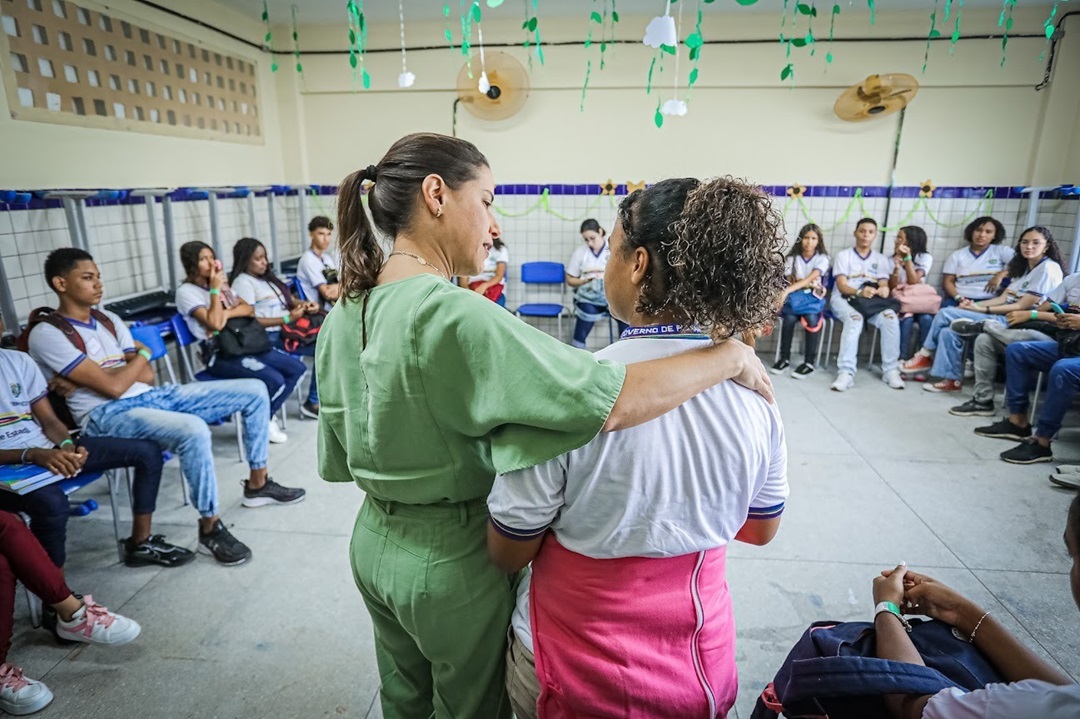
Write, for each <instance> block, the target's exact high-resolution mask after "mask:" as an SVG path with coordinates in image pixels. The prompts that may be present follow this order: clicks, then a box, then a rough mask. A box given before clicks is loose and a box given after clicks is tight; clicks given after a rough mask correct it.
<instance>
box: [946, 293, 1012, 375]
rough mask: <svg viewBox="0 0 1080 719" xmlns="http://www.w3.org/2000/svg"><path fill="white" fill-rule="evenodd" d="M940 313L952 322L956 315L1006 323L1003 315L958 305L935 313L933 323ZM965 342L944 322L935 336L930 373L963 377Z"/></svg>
mask: <svg viewBox="0 0 1080 719" xmlns="http://www.w3.org/2000/svg"><path fill="white" fill-rule="evenodd" d="M942 315H945V316H946V318H951V319H947V321H948V322H952V320H953V319H956V318H958V317H965V318H968V319H974V320H979V321H989V322H1000V323H1001V324H1007V321H1006V319H1005V316H1004V315H986V314H983V313H982V312H972V311H970V310H962V309H960V308H958V307H950V308H949V309H947V310H943V311H942V312H939V313H938V314H937V316H936V317H935V318H934V323H935V325H936V324H937V317H941V316H942ZM932 332H933V327H931V333H932ZM966 344H967V342H966V341H965V340H964V338H963V337H960V336H959V335H957V334H956V333H955V332H953V331H952V330H951V329H950V328H949V326H948V325H947V324H946V325H945V327H944V328H942V329H940V330H939V333H938V336H937V352H935V353H934V366H933V367H931V369H930V374H932V375H933V376H935V377H941V378H943V379H954V380H960V379H963V378H964V346H965V345H966Z"/></svg>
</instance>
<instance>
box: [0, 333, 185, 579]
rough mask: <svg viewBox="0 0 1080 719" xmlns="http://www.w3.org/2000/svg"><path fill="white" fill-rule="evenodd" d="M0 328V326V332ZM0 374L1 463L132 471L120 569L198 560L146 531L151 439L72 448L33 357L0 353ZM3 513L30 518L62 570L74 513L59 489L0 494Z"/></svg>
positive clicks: (154, 449)
mask: <svg viewBox="0 0 1080 719" xmlns="http://www.w3.org/2000/svg"><path fill="white" fill-rule="evenodd" d="M3 329H4V325H3V322H2V321H0V334H2V333H3ZM0 376H2V377H3V378H4V381H3V382H2V383H0V465H2V464H36V465H38V466H39V467H44V468H45V469H48V470H50V471H51V472H53V473H54V474H58V475H61V476H64V477H73V476H75V475H77V474H79V473H80V472H88V473H94V472H103V471H105V470H107V469H118V468H120V467H134V468H135V478H134V480H133V482H132V486H131V512H132V515H133V518H132V524H131V536H130V537H128V538H127V539H126V540H124V564H126V565H127V566H129V567H139V566H144V565H147V564H159V565H161V566H164V567H176V566H179V565H181V564H187V563H188V562H190V561H191V560H192V559H194V558H195V555H194V554H192V553H191V552H190V551H189V550H187V549H184V548H183V547H177V546H176V545H173V544H169V543H168V542H166V541H165V536H164V535H162V534H151V533H150V530H151V525H150V521H151V517H152V516H153V512H154V505H155V502H156V500H157V494H158V485H159V484H160V482H161V464H162V461H161V447H159V446H158V445H157V444H156V443H154V442H151V441H150V440H142V439H139V440H130V439H119V438H117V437H81V438H80V439H79V441H78V443H77V444H76V443H75V442H74V441H73V440H72V438H71V435H69V434H68V429H67V427H65V426H64V423H63V422H61V421H60V420H59V419H57V417H56V414H55V413H54V412H53V408H52V405H51V404H50V403H49V399H48V396H47V395H48V389H47V388H46V385H45V377H44V376H43V375H42V374H41V370H40V369H38V367H37V365H36V364H34V360H33V359H31V358H30V355H28V354H25V353H23V352H15V351H14V350H5V349H0ZM35 420H36V421H35ZM0 510H6V511H8V512H24V513H25V514H26V515H27V516H28V517H30V529H31V531H33V533H34V536H35V537H37V539H38V541H39V542H41V546H43V547H44V548H45V551H46V552H47V553H48V554H49V558H50V559H51V560H52V561H53V564H55V565H56V566H57V567H61V568H63V566H64V561H65V559H66V558H67V557H66V551H65V544H66V539H67V522H68V517H69V516H70V514H71V512H70V508H69V506H68V498H67V496H66V495H65V494H64V492H63V490H62V489H60V486H59V485H56V484H49V485H46V486H44V487H41V488H39V489H35V490H34V491H32V492H28V493H26V494H23V495H19V494H15V493H14V492H0Z"/></svg>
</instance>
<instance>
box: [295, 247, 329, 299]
mask: <svg viewBox="0 0 1080 719" xmlns="http://www.w3.org/2000/svg"><path fill="white" fill-rule="evenodd" d="M336 269H338V258H337V257H336V256H335V255H334V254H333V253H332V252H330V250H327V251H326V252H324V253H322V256H319V255H316V254H315V250H312V249H308V250H307V251H306V252H305V253H304V254H302V255H300V262H299V263H298V264H297V265H296V279H298V280H300V289H301V290H303V291H304V299H305V300H307V301H308V302H319V303H321V304H322V306H323V309H324V310H329V309H330V308H331V307H332V306H333V304H332V303H330V302H326V301H324V300H323V299H322V297H321V296H320V295H319V287H321V286H322V285H325V284H326V272H327V270H336Z"/></svg>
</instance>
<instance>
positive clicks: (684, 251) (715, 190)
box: [619, 176, 786, 341]
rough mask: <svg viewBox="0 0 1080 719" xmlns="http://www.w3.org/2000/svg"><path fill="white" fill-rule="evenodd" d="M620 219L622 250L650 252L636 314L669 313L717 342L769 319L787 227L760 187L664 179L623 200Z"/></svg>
mask: <svg viewBox="0 0 1080 719" xmlns="http://www.w3.org/2000/svg"><path fill="white" fill-rule="evenodd" d="M619 220H620V222H621V224H622V231H623V234H624V237H625V239H624V240H623V243H622V251H623V252H624V253H625V254H626V255H629V254H630V253H632V252H633V250H634V249H636V248H638V247H641V248H643V249H645V250H646V251H647V252H648V253H649V260H650V262H649V270H648V274H647V275H646V276H645V280H644V282H643V283H642V287H641V296H640V297H639V298H638V304H637V311H638V312H639V313H641V314H647V315H657V314H661V313H670V314H671V315H673V316H674V319H675V321H676V322H678V323H680V324H684V325H689V326H695V327H698V328H699V329H701V330H702V331H704V332H708V333H709V335H710V336H712V338H713V339H714V340H717V341H719V340H722V339H726V338H728V337H731V336H732V335H737V334H741V333H744V332H747V331H753V330H756V329H758V328H760V327H762V326H764V325H766V324H769V323H771V322H772V320H773V319H774V316H775V314H776V304H777V296H778V294H779V293H780V291H781V290H782V289H783V288H784V286H785V284H786V283H785V281H784V250H785V244H786V241H785V239H784V231H783V226H784V221H783V218H782V217H781V216H780V213H779V212H778V211H777V210H776V208H775V207H773V204H772V201H771V200H770V199H769V197H768V195H766V194H765V193H764V192H762V191H761V190H760V189H759V188H757V187H755V186H754V185H751V184H750V183H748V182H746V181H745V180H740V179H736V178H733V177H730V176H725V177H718V178H714V179H711V180H706V181H704V182H702V181H699V180H696V179H694V178H679V179H670V180H663V181H661V182H658V183H656V184H655V185H652V186H650V187H649V188H648V189H645V190H638V191H636V192H634V193H633V194H631V195H630V196H628V197H627V198H626V199H625V200H623V201H622V203H621V204H620V205H619Z"/></svg>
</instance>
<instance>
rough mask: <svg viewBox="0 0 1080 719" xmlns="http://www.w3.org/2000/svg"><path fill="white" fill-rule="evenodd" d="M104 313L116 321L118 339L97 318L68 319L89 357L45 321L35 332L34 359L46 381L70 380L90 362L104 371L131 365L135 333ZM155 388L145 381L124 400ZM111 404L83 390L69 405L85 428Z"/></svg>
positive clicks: (78, 391)
mask: <svg viewBox="0 0 1080 719" xmlns="http://www.w3.org/2000/svg"><path fill="white" fill-rule="evenodd" d="M103 311H104V312H105V314H106V315H108V317H109V319H111V320H112V321H113V326H115V327H116V337H113V334H112V332H109V330H108V328H107V327H105V326H103V325H101V324H99V323H98V322H97V320H95V319H94V318H93V317H91V318H90V322H88V323H85V324H84V323H82V322H79V321H78V320H73V319H71V318H70V317H68V318H65V319H67V321H68V322H70V323H71V326H72V327H74V328H75V331H76V332H78V333H79V335H80V336H81V337H82V339H83V343H84V344H85V345H86V353H85V354H84V353H82V352H80V351H79V348H78V347H76V346H75V345H73V344H71V341H70V340H69V339H68V338H67V337H65V336H64V333H63V332H61V331H60V330H58V329H56V328H55V327H53V326H52V325H49V324H45V323H44V322H42V323H41V324H38V325H36V326H35V327H34V329H33V330H31V332H30V356H31V357H33V358H34V361H36V362H37V363H38V366H40V367H41V370H42V372H43V373H44V374H45V378H46V380H50V379H52V378H53V376H54V375H57V374H59V375H62V376H65V377H66V376H67V375H68V374H70V373H71V370H73V369H75V368H76V367H77V366H78V365H79V364H80V363H81V362H83V361H85V360H87V359H89V360H91V361H93V362H96V363H97V365H98V366H99V367H101V368H102V369H109V368H110V367H122V366H123V365H126V364H127V360H125V359H124V355H125V354H126V353H128V352H134V351H135V340H134V339H133V338H132V336H131V330H129V329H128V328H127V325H125V324H124V322H123V320H121V319H120V318H119V317H117V316H116V315H115V314H113V313H112V312H109V311H108V310H103ZM151 389H152V387H151V386H150V385H148V384H146V383H145V382H136V383H134V384H133V385H131V386H130V387H128V390H127V392H124V394H123V395H122V396H121V397H120V399H128V398H129V397H138V396H139V395H140V394H142V393H143V392H148V391H150V390H151ZM111 401H112V400H111V399H110V398H108V397H103V396H101V395H100V394H98V393H97V392H95V391H94V390H92V389H88V388H86V387H80V388H78V389H77V390H75V391H74V392H73V393H72V394H71V396H69V397H68V398H67V405H68V409H70V410H71V416H72V418H73V419H74V420H75V421H76V422H78V423H79V424H80V425H81V424H82V423H83V420H85V419H86V415H88V414H90V412H91V410H93V409H95V408H97V407H98V406H99V405H102V404H105V403H106V402H111Z"/></svg>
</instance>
